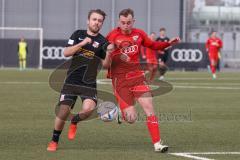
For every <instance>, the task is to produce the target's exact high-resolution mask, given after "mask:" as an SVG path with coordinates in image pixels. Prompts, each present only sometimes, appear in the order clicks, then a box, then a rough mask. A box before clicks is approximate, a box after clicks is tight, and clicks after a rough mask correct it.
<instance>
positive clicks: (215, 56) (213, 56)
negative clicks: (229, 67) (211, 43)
mask: <svg viewBox="0 0 240 160" xmlns="http://www.w3.org/2000/svg"><path fill="white" fill-rule="evenodd" d="M208 56H209V60H210V61H212V60H214V61H218V53H209V55H208Z"/></svg>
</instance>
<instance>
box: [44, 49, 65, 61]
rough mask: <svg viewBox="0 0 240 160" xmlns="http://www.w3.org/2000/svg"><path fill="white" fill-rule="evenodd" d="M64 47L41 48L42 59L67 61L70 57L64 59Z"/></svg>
mask: <svg viewBox="0 0 240 160" xmlns="http://www.w3.org/2000/svg"><path fill="white" fill-rule="evenodd" d="M63 50H64V47H55V46H51V47H49V46H45V47H43V51H42V57H43V59H52V60H54V59H57V60H64V59H69V58H70V57H65V56H64V55H63Z"/></svg>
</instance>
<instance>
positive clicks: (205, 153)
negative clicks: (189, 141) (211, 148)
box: [186, 152, 240, 155]
mask: <svg viewBox="0 0 240 160" xmlns="http://www.w3.org/2000/svg"><path fill="white" fill-rule="evenodd" d="M186 154H201V155H214V154H224V155H238V154H239V155H240V152H189V153H186Z"/></svg>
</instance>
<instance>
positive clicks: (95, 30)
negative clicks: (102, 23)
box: [89, 25, 100, 34]
mask: <svg viewBox="0 0 240 160" xmlns="http://www.w3.org/2000/svg"><path fill="white" fill-rule="evenodd" d="M89 30H90V31H91V32H92V33H94V34H97V33H98V32H99V30H100V27H98V26H97V25H96V26H93V27H91V26H89Z"/></svg>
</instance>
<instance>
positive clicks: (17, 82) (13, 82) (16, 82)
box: [0, 81, 49, 84]
mask: <svg viewBox="0 0 240 160" xmlns="http://www.w3.org/2000/svg"><path fill="white" fill-rule="evenodd" d="M48 83H49V82H24V81H22V82H20V81H12V82H11V81H10V82H0V84H48Z"/></svg>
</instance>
